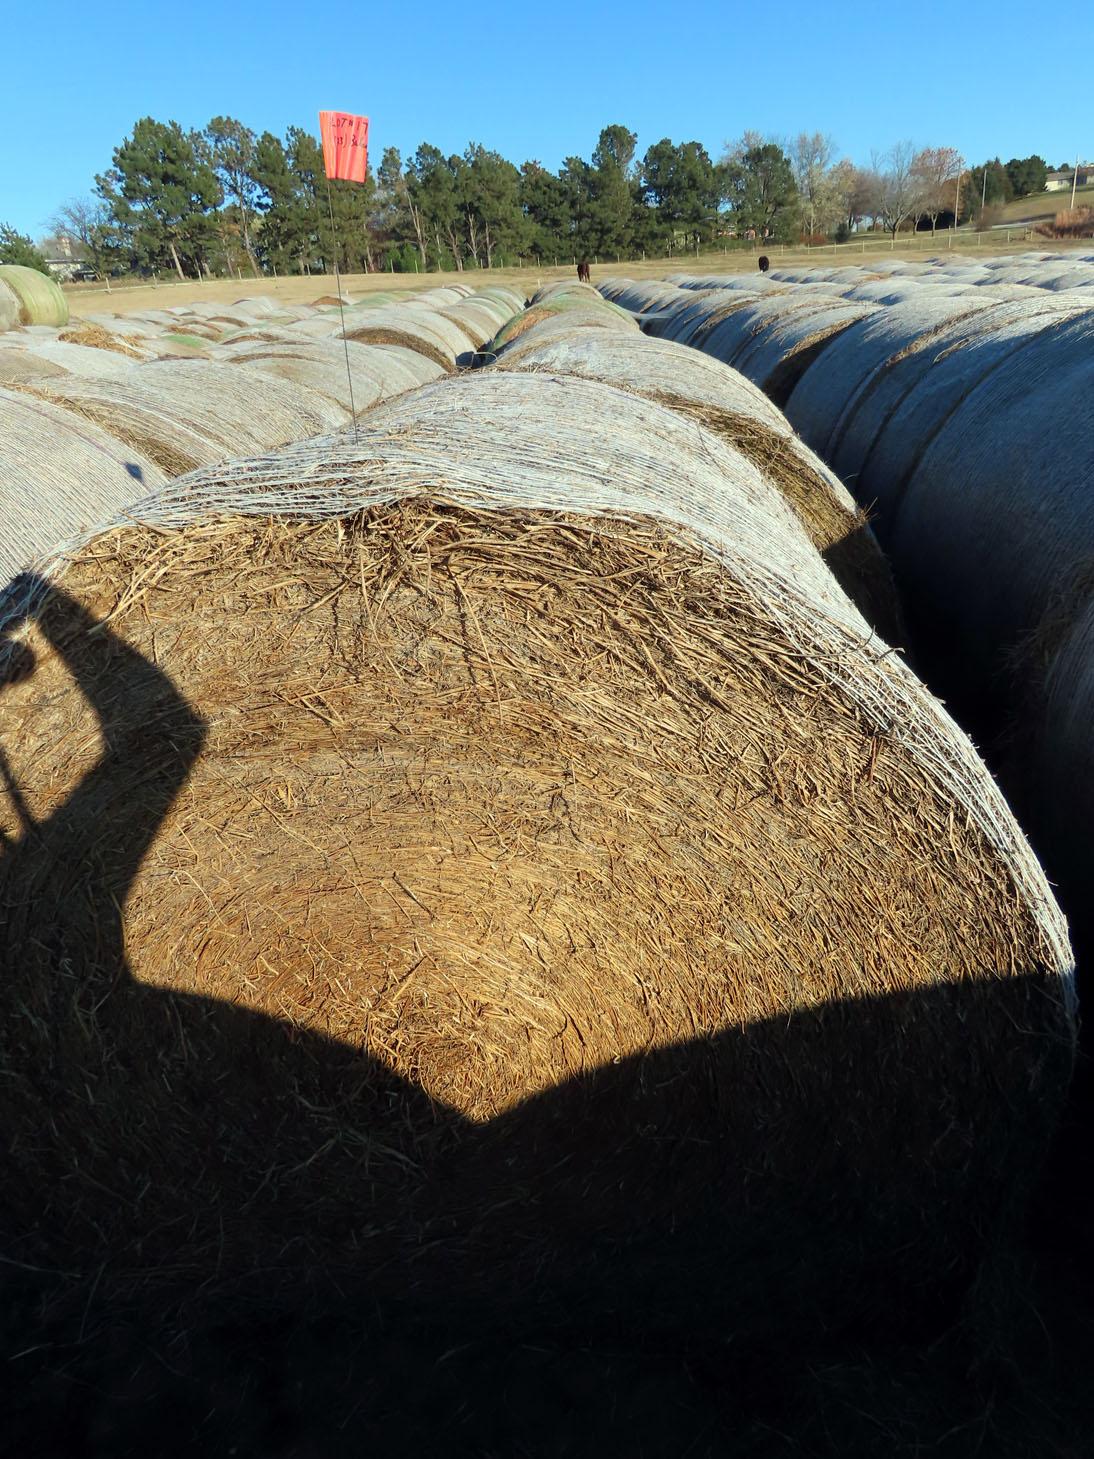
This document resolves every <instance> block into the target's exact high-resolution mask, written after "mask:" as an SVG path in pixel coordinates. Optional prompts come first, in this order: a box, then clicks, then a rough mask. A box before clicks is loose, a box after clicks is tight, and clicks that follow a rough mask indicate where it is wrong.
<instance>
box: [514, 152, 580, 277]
mask: <svg viewBox="0 0 1094 1459" xmlns="http://www.w3.org/2000/svg"><path fill="white" fill-rule="evenodd" d="M517 197H518V199H519V201H520V206H521V211H522V212H523V213H524V216H525V219H526V220H527V224H528V235H527V239H528V241H527V244H526V247H527V249H528V252H529V253H531V254H532V255H534V257H536V258H537V259H542V260H543V261H544V262H548V261H550V262H552V263H553V262H554V261H555V260H556V259H568V258H569V256H570V247H571V244H570V228H571V221H570V207H569V197H568V194H567V189H566V184H565V183H564V182H563V180H562V178H561V177H559V176H558V175H557V173H554V172H548V171H547V169H546V168H545V167H544V166H543V165H542V164H541V163H539V162H526V163H525V164H524V166H523V167H522V168H521V169H520V182H519V184H518V187H517Z"/></svg>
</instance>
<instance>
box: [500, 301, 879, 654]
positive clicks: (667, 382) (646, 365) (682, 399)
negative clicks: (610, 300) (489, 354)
mask: <svg viewBox="0 0 1094 1459" xmlns="http://www.w3.org/2000/svg"><path fill="white" fill-rule="evenodd" d="M564 317H568V316H564ZM547 327H548V326H547V325H546V324H541V325H538V326H537V327H536V328H535V329H533V330H530V331H529V332H528V333H527V334H526V335H525V336H524V337H523V339H522V340H521V341H520V342H519V344H516V345H513V346H511V347H510V348H509V349H508V350H506V351H503V352H502V355H501V357H500V359H499V360H498V365H497V368H498V369H506V370H523V371H545V372H549V373H551V374H560V375H573V376H579V377H580V378H582V379H586V380H600V381H603V382H604V383H605V384H608V385H614V386H616V387H618V388H620V389H623V390H628V391H630V392H631V393H633V394H636V395H641V396H643V397H645V398H646V399H648V400H655V401H658V402H659V403H660V404H662V405H666V406H668V407H669V408H670V409H672V410H675V411H677V412H678V413H679V414H681V415H685V416H687V417H688V418H690V419H691V420H694V421H696V422H698V423H699V424H700V425H702V426H703V427H705V428H706V429H707V430H709V431H712V432H713V433H714V434H716V435H718V436H719V437H721V439H723V440H725V441H727V442H728V443H729V444H730V445H731V446H733V447H734V448H735V450H737V451H739V452H740V453H741V454H742V455H744V456H746V457H747V458H748V460H750V461H751V462H752V463H753V464H754V465H756V466H757V467H758V468H759V469H760V470H761V471H762V472H763V474H764V475H765V477H766V478H767V479H768V480H769V481H772V482H773V483H774V484H775V485H776V486H777V488H778V489H779V490H780V491H781V492H782V493H783V495H784V496H785V498H786V500H787V501H788V502H789V503H790V505H791V506H792V507H793V509H794V511H795V512H796V513H797V514H798V516H799V518H800V519H801V522H802V525H803V526H804V527H805V530H806V531H807V533H808V534H809V538H810V540H811V541H812V543H813V545H814V546H815V547H816V548H817V550H818V551H819V552H820V553H821V554H822V555H823V556H824V558H825V561H826V562H827V563H828V566H829V568H830V569H831V571H832V572H833V574H834V575H835V577H836V579H837V581H838V582H839V583H840V586H841V587H842V588H843V589H844V591H845V592H846V593H847V594H848V595H849V596H850V598H851V599H852V601H853V602H854V603H855V604H856V605H857V606H858V608H859V609H860V610H861V612H862V613H863V616H864V617H865V618H866V619H867V621H868V622H870V623H872V624H873V625H874V626H875V627H876V628H877V629H878V631H879V632H880V633H881V634H882V636H883V637H884V638H885V639H886V640H888V641H889V642H893V643H895V642H900V641H901V639H902V636H903V633H902V625H901V618H900V611H899V608H898V605H897V599H896V590H895V588H894V586H893V581H892V575H891V573H890V572H889V568H888V565H887V563H886V562H885V559H884V558H883V557H882V555H881V552H880V550H879V549H878V546H877V543H876V542H875V540H874V537H873V533H872V532H871V531H870V530H869V528H868V526H867V525H866V519H865V516H864V515H863V513H862V511H861V509H860V508H859V507H858V506H857V505H856V504H855V500H854V498H853V497H852V496H851V494H850V493H849V492H848V491H847V489H846V487H844V486H843V484H842V483H841V482H840V481H839V480H838V479H837V478H836V477H835V476H833V474H832V473H831V472H830V471H829V470H828V468H827V467H826V466H825V465H824V463H823V462H822V461H821V460H820V459H819V457H817V456H815V455H814V454H813V452H812V451H810V450H809V448H808V447H807V446H805V445H803V444H802V442H801V441H799V440H798V439H797V437H796V436H795V435H794V433H793V431H792V430H791V429H790V427H789V426H788V424H787V422H786V419H785V417H784V416H783V415H782V414H781V413H780V411H778V410H777V409H776V408H775V406H773V405H772V404H771V402H770V401H769V400H768V399H767V397H766V396H765V395H764V394H763V392H762V391H761V390H759V389H758V388H757V387H756V386H755V385H753V384H751V383H750V382H749V381H748V380H746V379H745V378H744V376H743V375H739V374H738V373H737V372H736V371H735V370H731V369H729V368H728V367H726V366H725V365H722V364H721V363H720V362H719V361H717V360H713V359H709V358H707V357H706V356H705V355H702V354H699V353H698V352H697V351H695V350H689V349H687V348H686V347H685V346H683V345H677V344H672V343H670V342H669V341H667V340H659V339H648V338H645V337H643V336H641V335H638V334H620V333H615V332H607V331H603V330H587V329H579V330H570V331H568V332H565V333H563V332H561V331H556V332H555V334H554V336H553V337H552V338H549V339H547V340H543V341H540V339H539V336H540V333H541V331H543V330H546V329H547ZM537 341H538V342H537ZM588 424H589V425H590V427H592V426H593V424H594V423H593V422H589V423H588Z"/></svg>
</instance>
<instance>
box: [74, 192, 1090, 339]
mask: <svg viewBox="0 0 1094 1459" xmlns="http://www.w3.org/2000/svg"><path fill="white" fill-rule="evenodd" d="M1080 191H1081V192H1082V191H1086V192H1089V193H1091V194H1094V189H1085V190H1080ZM1069 197H1070V195H1069ZM1026 201H1027V202H1028V201H1029V200H1028V199H1027V200H1026ZM1055 211H1056V210H1055V209H1053V212H1054V213H1055ZM1028 249H1036V250H1037V251H1038V252H1042V251H1046V252H1056V251H1059V252H1062V253H1066V252H1068V251H1070V250H1073V249H1079V250H1081V251H1085V252H1089V251H1090V243H1089V241H1087V242H1085V243H1083V242H1075V241H1068V242H1066V243H1052V242H1050V241H1049V240H1047V239H1041V238H1034V239H1032V240H1031V239H1029V238H1027V236H1026V234H1025V232H1024V231H1018V232H1016V233H1015V234H1014V236H1013V237H1012V238H1011V239H1010V240H1009V241H1008V239H1007V236H1006V233H1005V231H1004V232H1002V234H1000V232H999V231H991V232H984V233H976V232H973V231H971V230H968V229H961V230H959V231H958V232H957V233H956V234H955V233H952V232H939V233H937V234H935V235H932V234H930V233H916V234H902V235H901V236H900V237H899V238H898V239H897V242H896V246H895V247H894V246H893V245H892V244H891V242H890V240H889V238H888V236H887V235H879V234H870V235H868V236H867V237H865V238H855V239H852V240H851V242H849V243H830V244H825V245H823V246H822V247H818V248H792V247H783V246H781V245H772V244H768V245H766V248H765V249H763V250H761V249H760V247H759V246H757V248H756V249H755V251H745V250H733V251H727V252H725V253H721V252H718V251H716V250H714V251H710V252H706V253H701V254H700V255H699V256H698V257H696V256H695V255H694V254H677V255H675V256H674V257H672V258H649V259H642V260H634V259H623V260H621V261H620V262H618V263H617V262H616V261H615V260H611V261H606V260H602V261H600V262H599V263H597V264H594V265H593V281H594V283H595V281H596V280H597V279H598V278H602V279H603V278H610V277H612V276H613V275H623V276H625V277H629V278H657V277H664V276H665V275H666V274H674V273H684V274H711V273H734V274H736V273H752V272H753V271H754V270H755V268H756V258H757V256H758V255H759V253H760V252H761V251H765V252H766V253H767V254H768V256H769V257H770V259H771V261H772V264H773V265H775V266H778V265H780V264H817V265H818V266H820V265H825V266H830V265H831V264H832V263H833V262H834V261H838V262H840V263H847V264H854V263H857V262H862V261H863V260H865V259H870V258H879V257H881V258H930V257H932V256H933V255H935V254H939V255H941V254H953V253H965V254H968V255H970V256H972V257H975V256H976V255H978V254H979V255H984V256H986V255H988V254H996V255H998V254H1004V253H1021V252H1025V251H1026V250H1028ZM573 276H574V270H573V268H572V267H571V266H569V265H567V266H560V267H559V268H540V269H537V268H534V267H527V268H505V269H491V270H489V271H486V270H483V271H481V272H480V271H477V270H467V271H465V272H464V273H435V274H390V273H388V274H349V275H346V276H345V277H344V278H343V279H342V287H343V290H344V291H345V292H346V293H347V294H349V295H350V297H351V298H352V297H356V296H357V295H359V294H366V293H372V292H374V291H375V290H379V289H397V290H400V291H401V290H406V292H407V293H408V294H413V293H417V292H419V291H420V290H422V289H431V288H436V287H438V286H439V285H441V284H451V283H466V284H471V285H472V286H474V285H476V284H479V283H481V284H483V285H485V284H493V283H501V284H510V285H512V287H513V288H515V289H518V290H524V291H525V292H526V293H528V294H531V293H532V292H534V290H535V289H536V288H538V287H539V285H540V284H541V283H549V282H551V281H552V280H554V279H568V278H572V277H573ZM333 288H334V279H333V277H332V276H331V275H330V274H311V275H308V276H306V277H303V278H301V277H298V276H294V277H292V278H279V279H271V278H258V279H255V278H248V277H244V278H243V279H242V280H240V279H213V280H211V281H209V282H202V283H199V282H197V281H196V280H187V281H186V282H185V283H180V282H178V281H169V280H166V279H165V280H161V281H160V282H159V283H158V284H121V285H114V286H113V287H112V288H111V290H110V292H109V293H108V292H107V290H106V289H105V288H104V287H103V286H101V285H84V284H75V285H69V286H67V287H66V289H65V293H66V294H67V295H68V302H69V308H70V309H71V311H72V313H73V315H74V316H76V317H77V318H79V317H82V316H84V315H87V314H102V313H107V314H131V313H135V312H139V311H141V310H144V309H167V308H170V307H171V306H172V305H175V304H192V303H195V302H196V301H197V300H199V299H203V300H207V301H209V302H211V303H217V304H230V303H232V302H233V301H234V300H236V299H244V298H248V297H252V296H253V295H255V294H269V295H271V296H272V297H274V298H276V299H283V300H285V302H286V303H309V302H311V301H312V300H314V299H318V298H320V297H321V296H322V295H324V294H330V293H331V292H332V290H333Z"/></svg>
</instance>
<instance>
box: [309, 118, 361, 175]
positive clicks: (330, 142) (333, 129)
mask: <svg viewBox="0 0 1094 1459" xmlns="http://www.w3.org/2000/svg"><path fill="white" fill-rule="evenodd" d="M319 131H320V133H321V135H322V138H323V167H324V169H325V171H326V174H327V176H328V177H329V178H330V179H331V180H332V181H333V179H334V178H336V177H341V178H343V179H344V180H345V181H346V182H364V180H365V174H366V173H367V172H368V117H355V116H353V115H352V114H351V113H350V112H348V111H321V112H320V113H319Z"/></svg>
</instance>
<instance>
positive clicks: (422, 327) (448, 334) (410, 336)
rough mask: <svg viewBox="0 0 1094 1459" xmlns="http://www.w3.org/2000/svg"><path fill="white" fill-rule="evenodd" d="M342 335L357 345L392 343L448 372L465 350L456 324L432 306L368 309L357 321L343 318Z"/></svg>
mask: <svg viewBox="0 0 1094 1459" xmlns="http://www.w3.org/2000/svg"><path fill="white" fill-rule="evenodd" d="M345 338H346V339H350V340H357V341H358V343H360V344H394V345H400V346H401V347H402V348H403V349H408V350H416V351H417V352H418V353H419V354H421V355H424V356H425V357H426V359H427V360H432V361H433V362H434V364H437V365H441V366H442V367H443V368H444V369H445V370H447V371H448V372H449V373H451V372H452V371H454V370H455V368H456V361H457V359H459V358H460V357H461V356H463V355H465V354H466V353H467V347H468V343H469V340H468V336H467V334H466V333H465V331H464V330H462V329H461V328H460V327H459V325H457V324H453V323H452V321H451V320H449V319H445V318H444V317H443V316H442V315H441V314H439V313H438V312H437V311H436V310H434V309H428V308H426V307H424V306H422V305H414V304H394V305H392V306H390V308H381V309H370V310H369V311H368V312H367V313H366V314H365V316H364V317H363V318H362V319H360V320H357V319H354V320H353V321H351V320H350V319H348V318H347V320H346V329H345Z"/></svg>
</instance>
